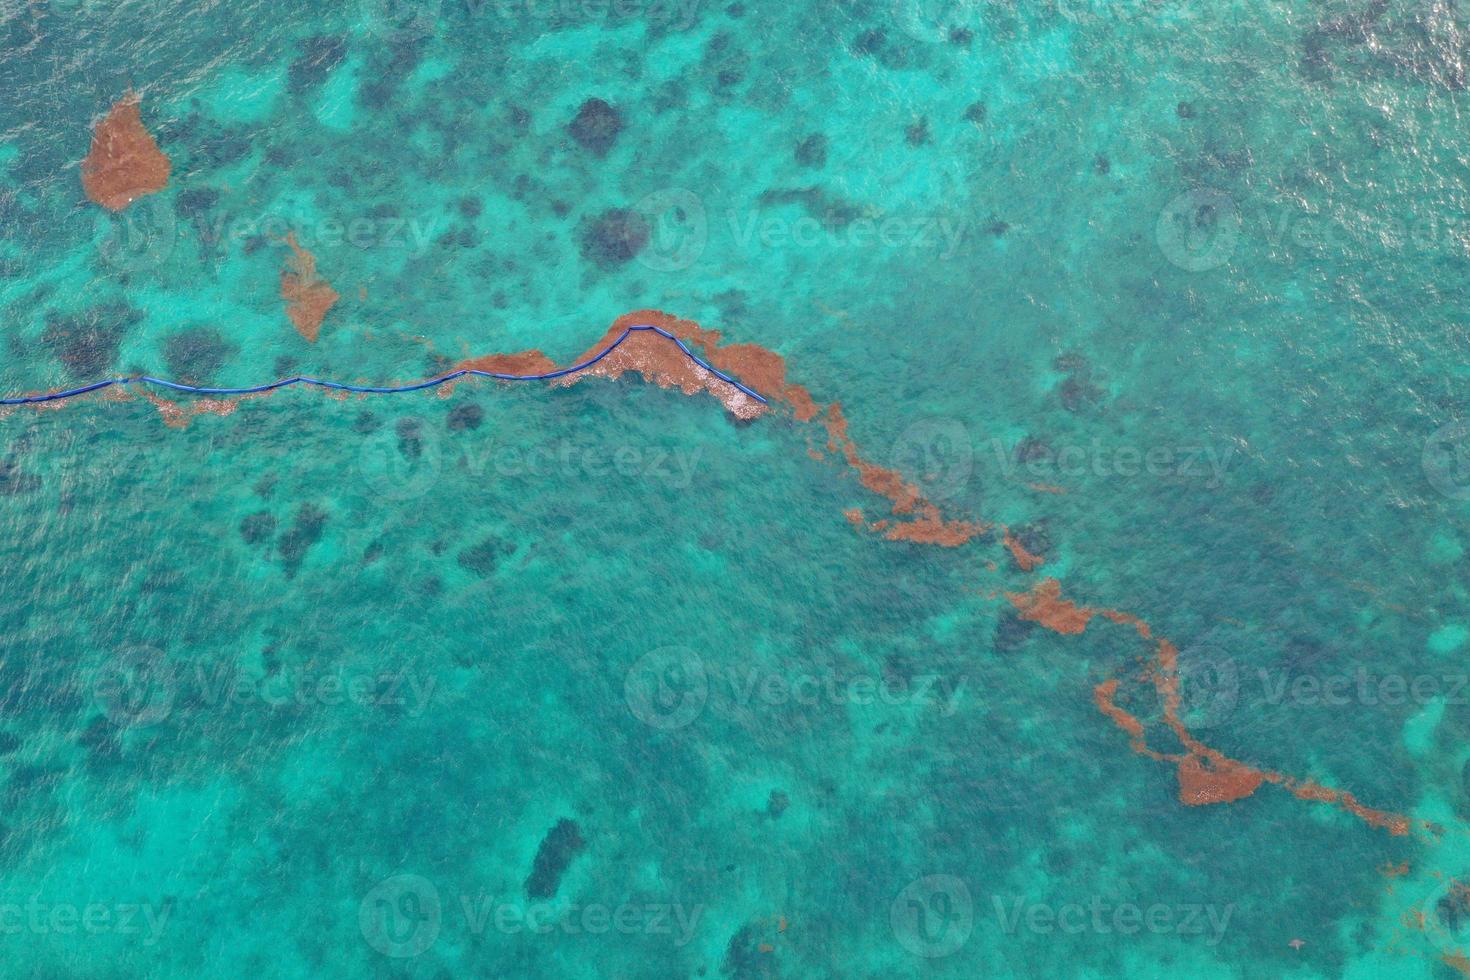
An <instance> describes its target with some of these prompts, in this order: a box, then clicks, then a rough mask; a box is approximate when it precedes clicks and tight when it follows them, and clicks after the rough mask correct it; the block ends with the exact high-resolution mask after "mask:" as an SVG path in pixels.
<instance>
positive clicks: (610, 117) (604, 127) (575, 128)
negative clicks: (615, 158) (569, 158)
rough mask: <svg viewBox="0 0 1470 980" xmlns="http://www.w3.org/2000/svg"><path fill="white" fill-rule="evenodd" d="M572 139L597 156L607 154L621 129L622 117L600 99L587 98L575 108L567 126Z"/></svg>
mask: <svg viewBox="0 0 1470 980" xmlns="http://www.w3.org/2000/svg"><path fill="white" fill-rule="evenodd" d="M569 128H570V129H571V133H572V139H574V140H576V141H577V144H578V145H579V146H581V147H582V148H583V149H584V150H587V151H589V152H590V153H593V154H595V155H596V156H599V157H604V156H607V153H608V151H609V150H611V149H612V147H613V144H614V143H616V142H617V139H618V134H619V133H621V132H622V131H623V117H622V116H621V115H619V113H618V110H616V109H614V108H613V107H612V106H611V105H609V104H608V103H606V102H604V101H603V100H601V99H595V98H594V99H588V100H587V101H586V102H583V103H582V107H581V108H580V109H578V110H577V115H576V118H574V119H573V120H572V122H571V126H570V127H569Z"/></svg>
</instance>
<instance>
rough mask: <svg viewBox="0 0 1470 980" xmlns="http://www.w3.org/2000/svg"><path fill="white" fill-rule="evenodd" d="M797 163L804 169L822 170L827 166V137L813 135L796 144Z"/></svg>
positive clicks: (818, 134)
mask: <svg viewBox="0 0 1470 980" xmlns="http://www.w3.org/2000/svg"><path fill="white" fill-rule="evenodd" d="M796 162H797V163H799V164H801V166H803V167H811V168H812V169H813V170H821V169H822V168H823V167H825V166H826V165H827V137H826V136H824V135H823V134H821V133H813V134H812V135H810V136H808V137H807V138H806V139H804V140H802V141H801V142H800V143H798V144H796Z"/></svg>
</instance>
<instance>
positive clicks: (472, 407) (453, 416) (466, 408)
mask: <svg viewBox="0 0 1470 980" xmlns="http://www.w3.org/2000/svg"><path fill="white" fill-rule="evenodd" d="M484 422H485V410H484V409H483V408H481V407H480V406H479V405H476V404H475V403H474V402H461V403H460V404H458V405H456V406H454V408H452V409H450V410H449V418H448V419H447V420H446V422H445V424H446V425H447V426H448V427H449V431H450V432H463V431H465V430H466V429H478V428H479V427H480V426H481V425H482V424H484Z"/></svg>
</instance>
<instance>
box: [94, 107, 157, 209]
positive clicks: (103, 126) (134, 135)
mask: <svg viewBox="0 0 1470 980" xmlns="http://www.w3.org/2000/svg"><path fill="white" fill-rule="evenodd" d="M142 101H143V99H142V96H140V95H138V94H137V93H136V92H131V91H130V92H128V93H127V94H126V95H124V96H123V97H122V98H121V99H119V100H118V101H117V102H116V103H115V104H114V105H113V107H112V109H111V111H109V112H108V113H107V115H106V116H104V117H103V118H102V119H100V120H99V121H98V122H97V125H96V126H95V127H94V128H93V130H92V148H91V150H90V151H88V153H87V156H86V157H85V158H84V159H83V160H82V189H83V190H84V191H86V194H87V199H88V200H90V201H91V202H92V203H94V204H100V205H102V206H103V207H104V208H106V209H107V210H109V211H121V210H122V209H123V208H125V207H127V206H128V205H129V204H132V203H133V202H134V201H136V200H137V199H138V198H140V197H143V196H144V195H147V194H154V193H157V192H158V191H161V190H163V188H164V187H165V186H167V185H168V178H169V173H170V171H171V170H172V164H170V163H169V159H168V157H166V156H164V153H163V151H162V150H160V149H159V148H158V143H157V141H156V140H154V139H153V135H152V134H151V133H149V132H148V130H147V128H145V127H144V125H143V114H142Z"/></svg>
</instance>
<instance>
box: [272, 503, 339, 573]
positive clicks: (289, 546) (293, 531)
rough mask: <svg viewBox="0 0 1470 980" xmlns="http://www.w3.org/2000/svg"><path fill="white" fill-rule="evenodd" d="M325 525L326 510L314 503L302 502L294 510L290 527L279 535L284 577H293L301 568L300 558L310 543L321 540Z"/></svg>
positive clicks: (302, 557) (303, 555) (303, 556)
mask: <svg viewBox="0 0 1470 980" xmlns="http://www.w3.org/2000/svg"><path fill="white" fill-rule="evenodd" d="M326 525H327V512H326V511H324V510H322V509H321V508H320V507H318V506H316V505H315V504H302V505H301V507H300V508H299V509H298V510H297V511H296V519H295V520H294V521H293V522H292V523H291V528H290V530H288V531H287V532H286V533H285V534H283V535H281V541H280V545H279V547H280V550H281V559H282V560H283V561H284V562H285V564H286V577H287V578H294V577H295V576H296V572H297V571H298V570H299V569H300V568H301V562H302V559H304V558H305V557H306V552H307V551H308V550H309V549H310V548H311V546H312V545H314V544H316V543H317V542H318V541H319V540H321V536H322V531H323V529H324V528H325V527H326Z"/></svg>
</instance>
